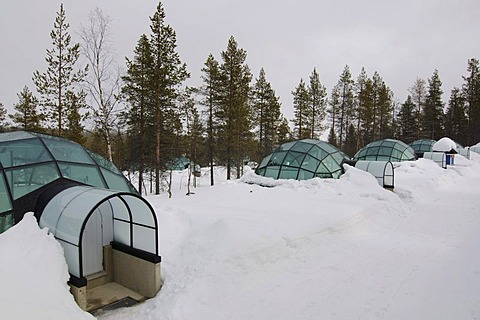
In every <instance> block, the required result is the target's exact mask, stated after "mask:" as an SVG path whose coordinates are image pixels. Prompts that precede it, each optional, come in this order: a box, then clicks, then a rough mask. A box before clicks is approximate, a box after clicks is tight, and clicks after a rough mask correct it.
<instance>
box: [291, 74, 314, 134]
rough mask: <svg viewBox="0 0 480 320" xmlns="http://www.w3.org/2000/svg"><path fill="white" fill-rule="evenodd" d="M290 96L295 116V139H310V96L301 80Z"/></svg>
mask: <svg viewBox="0 0 480 320" xmlns="http://www.w3.org/2000/svg"><path fill="white" fill-rule="evenodd" d="M292 95H293V109H294V116H295V117H294V119H293V124H294V133H295V137H296V138H297V139H307V138H310V136H311V131H309V128H310V122H309V121H310V110H311V109H310V107H309V106H310V96H309V94H308V89H307V86H306V85H305V82H304V81H303V79H300V83H299V84H298V86H297V87H296V88H295V90H294V91H292Z"/></svg>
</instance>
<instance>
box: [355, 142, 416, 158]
mask: <svg viewBox="0 0 480 320" xmlns="http://www.w3.org/2000/svg"><path fill="white" fill-rule="evenodd" d="M353 158H354V159H355V160H370V161H392V162H401V161H409V160H415V159H416V157H415V151H413V149H412V148H411V147H410V146H409V145H408V144H406V143H404V142H402V141H399V140H395V139H384V140H378V141H373V142H370V143H369V144H367V145H366V146H365V147H363V148H362V149H360V150H359V151H358V152H357V154H355V156H354V157H353Z"/></svg>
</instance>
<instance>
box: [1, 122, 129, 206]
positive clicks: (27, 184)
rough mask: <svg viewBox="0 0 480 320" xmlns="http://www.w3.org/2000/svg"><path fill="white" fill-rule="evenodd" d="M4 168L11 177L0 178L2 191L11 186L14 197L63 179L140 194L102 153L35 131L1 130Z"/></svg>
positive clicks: (7, 175) (2, 166)
mask: <svg viewBox="0 0 480 320" xmlns="http://www.w3.org/2000/svg"><path fill="white" fill-rule="evenodd" d="M0 171H4V172H5V176H6V177H7V180H6V181H3V182H2V181H0V193H1V192H2V190H3V189H5V191H6V189H7V185H8V188H9V190H10V193H11V195H12V198H13V200H15V199H18V198H19V197H22V196H24V195H26V194H28V193H30V192H32V191H34V190H36V189H38V188H40V187H42V186H44V185H46V184H49V183H51V182H53V181H55V180H57V179H60V178H66V179H70V180H73V181H76V182H80V183H82V184H86V185H90V186H94V187H99V188H105V189H113V190H118V191H128V192H134V193H136V190H135V188H134V187H133V186H132V185H131V184H130V183H129V182H128V180H127V179H125V177H124V176H123V175H122V174H121V172H120V171H119V170H118V169H117V168H116V167H115V165H114V164H113V163H111V162H110V161H108V160H106V159H104V158H102V157H101V156H100V155H98V154H96V153H94V152H91V151H89V150H87V149H85V148H84V147H82V146H81V145H80V144H78V143H76V142H73V141H70V140H67V139H64V138H59V137H54V136H49V135H45V134H39V133H33V132H26V131H16V132H8V133H0ZM0 176H2V174H0ZM2 184H3V185H4V186H3V187H2V186H1V185H2ZM0 211H1V210H0Z"/></svg>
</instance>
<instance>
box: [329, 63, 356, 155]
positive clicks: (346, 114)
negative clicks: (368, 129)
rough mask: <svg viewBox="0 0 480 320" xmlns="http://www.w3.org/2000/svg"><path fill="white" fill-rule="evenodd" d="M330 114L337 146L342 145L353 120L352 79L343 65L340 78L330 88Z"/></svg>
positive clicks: (346, 67)
mask: <svg viewBox="0 0 480 320" xmlns="http://www.w3.org/2000/svg"><path fill="white" fill-rule="evenodd" d="M330 107H331V112H330V113H331V114H332V116H333V115H334V117H335V120H334V122H335V126H334V130H335V133H336V134H335V137H336V142H337V145H338V147H339V148H342V147H343V144H344V142H345V141H346V140H347V130H348V128H349V126H350V124H351V123H353V121H354V115H355V104H354V81H353V80H352V75H351V73H350V68H349V67H348V65H347V66H345V68H344V69H343V72H342V74H341V75H340V79H339V80H338V82H337V84H336V85H335V87H334V88H333V90H332V99H331V101H330Z"/></svg>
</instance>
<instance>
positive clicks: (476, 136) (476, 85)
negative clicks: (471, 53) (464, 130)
mask: <svg viewBox="0 0 480 320" xmlns="http://www.w3.org/2000/svg"><path fill="white" fill-rule="evenodd" d="M467 71H468V73H469V74H468V76H467V77H463V80H464V81H465V83H464V84H463V94H464V96H465V99H466V103H467V119H468V138H467V144H469V145H473V144H476V143H477V142H479V141H480V66H479V61H478V59H469V60H468V66H467Z"/></svg>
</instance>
